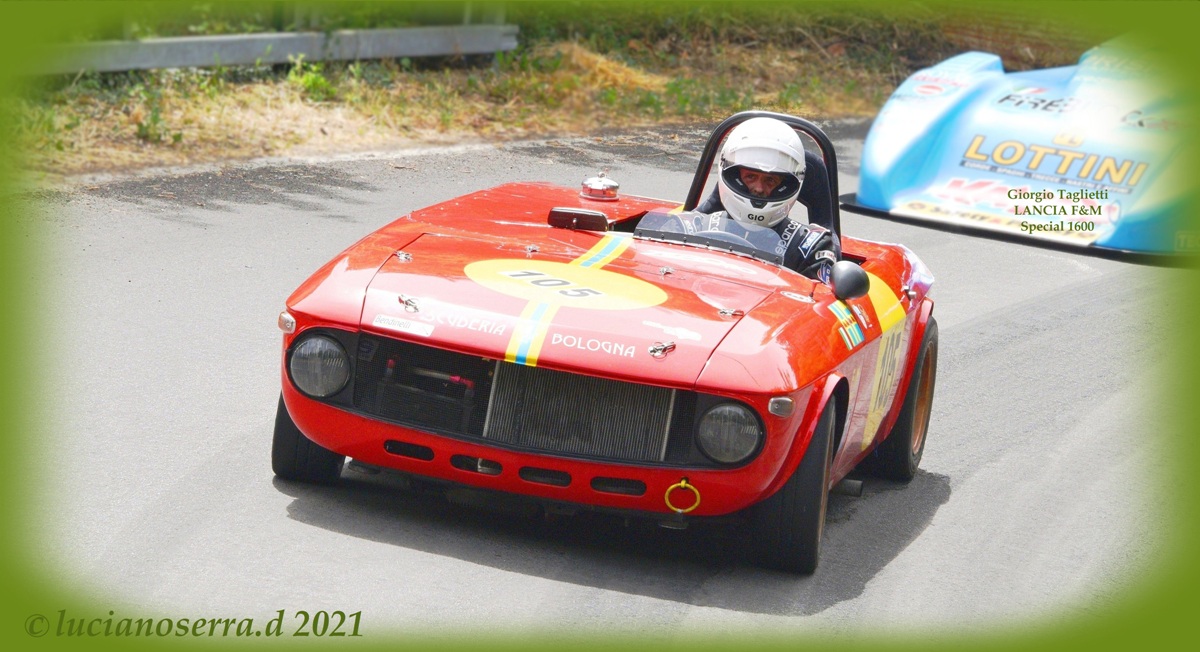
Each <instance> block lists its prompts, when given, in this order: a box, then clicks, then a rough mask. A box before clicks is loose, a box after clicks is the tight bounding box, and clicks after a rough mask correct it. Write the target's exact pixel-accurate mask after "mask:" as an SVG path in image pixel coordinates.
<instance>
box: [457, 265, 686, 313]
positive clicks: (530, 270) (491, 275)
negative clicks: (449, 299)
mask: <svg viewBox="0 0 1200 652" xmlns="http://www.w3.org/2000/svg"><path fill="white" fill-rule="evenodd" d="M465 271H466V273H467V276H468V277H469V278H470V279H471V280H472V281H475V282H476V283H478V284H480V285H482V286H484V287H486V288H488V289H490V290H495V291H496V292H500V293H501V294H507V295H508V296H510V297H516V298H518V299H524V300H526V301H533V302H537V303H544V304H548V305H551V306H557V307H564V306H569V307H571V308H585V309H588V310H633V309H636V308H648V307H650V306H657V305H658V304H660V303H662V302H664V301H666V300H667V293H666V292H664V291H662V290H661V289H659V288H657V287H655V286H653V285H651V284H650V283H647V282H645V281H643V280H641V279H636V278H633V277H632V276H625V275H624V274H618V273H616V272H609V271H607V270H603V269H597V268H595V267H583V266H582V265H574V264H567V263H558V262H553V261H548V260H524V259H519V258H502V259H499V260H481V261H478V262H474V263H471V264H470V265H467V267H466V270H465Z"/></svg>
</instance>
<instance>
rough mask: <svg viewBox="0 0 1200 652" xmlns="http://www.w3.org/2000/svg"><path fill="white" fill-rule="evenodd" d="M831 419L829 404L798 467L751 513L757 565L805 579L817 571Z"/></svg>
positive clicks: (826, 499)
mask: <svg viewBox="0 0 1200 652" xmlns="http://www.w3.org/2000/svg"><path fill="white" fill-rule="evenodd" d="M834 416H835V415H834V406H833V402H832V401H830V403H829V404H828V405H826V406H825V411H824V412H822V413H821V418H820V420H819V421H818V422H817V427H816V430H815V431H813V436H812V440H811V441H810V442H809V444H808V450H807V451H805V452H804V458H803V459H802V460H800V466H798V467H796V471H795V473H793V474H792V477H791V478H789V479H788V481H787V484H785V485H783V487H782V488H781V489H780V490H779V491H777V492H775V494H774V495H772V496H771V497H770V498H767V499H766V500H764V501H762V502H761V503H759V504H758V505H756V506H755V507H754V508H753V510H752V512H751V516H752V519H751V521H752V528H753V535H754V541H755V546H756V548H757V553H758V555H757V560H756V561H757V563H759V564H760V565H762V566H765V567H767V568H774V569H777V570H784V571H789V572H793V573H802V574H805V575H809V574H812V572H813V571H815V570H817V558H818V557H819V555H820V551H821V534H822V533H823V531H824V528H825V508H826V506H827V505H828V502H829V462H830V458H831V457H832V455H833V429H834Z"/></svg>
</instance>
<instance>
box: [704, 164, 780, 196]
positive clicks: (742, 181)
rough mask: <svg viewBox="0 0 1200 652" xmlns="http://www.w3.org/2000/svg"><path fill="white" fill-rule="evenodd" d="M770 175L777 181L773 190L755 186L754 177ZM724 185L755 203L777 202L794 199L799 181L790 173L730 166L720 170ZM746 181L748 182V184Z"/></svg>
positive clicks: (762, 185) (758, 185)
mask: <svg viewBox="0 0 1200 652" xmlns="http://www.w3.org/2000/svg"><path fill="white" fill-rule="evenodd" d="M766 175H771V176H774V177H777V178H778V179H779V183H778V184H776V185H775V186H774V187H773V188H768V187H766V186H769V183H768V184H755V183H754V181H753V179H754V178H755V176H760V177H761V176H766ZM721 177H722V178H723V179H724V180H725V185H727V186H728V187H729V189H730V190H732V191H734V192H735V193H737V194H739V195H741V196H742V197H745V198H746V199H749V200H751V201H756V202H778V201H783V200H785V199H790V198H792V197H795V196H796V194H797V193H799V192H800V179H799V178H797V177H796V175H794V174H792V173H790V172H776V171H772V172H764V171H762V170H759V169H756V168H753V167H748V166H745V165H730V166H728V167H726V168H724V169H722V170H721ZM747 181H750V183H749V184H748V183H747Z"/></svg>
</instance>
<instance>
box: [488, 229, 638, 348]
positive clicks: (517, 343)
mask: <svg viewBox="0 0 1200 652" xmlns="http://www.w3.org/2000/svg"><path fill="white" fill-rule="evenodd" d="M631 242H632V239H631V238H629V237H628V236H626V235H625V234H621V235H617V234H615V233H609V234H605V236H604V237H602V238H600V240H598V241H597V242H596V244H595V245H593V246H592V248H591V249H588V250H587V252H586V253H584V254H583V255H582V256H580V257H578V258H576V259H575V260H572V261H571V262H570V264H571V265H578V266H580V267H591V268H595V269H600V268H602V267H604V266H605V265H607V264H609V263H611V262H612V261H614V260H616V259H617V258H619V257H620V256H621V254H623V253H625V250H626V249H628V248H629V244H630V243H631ZM558 308H559V306H557V305H554V304H550V303H546V302H542V301H530V302H529V303H528V304H527V305H526V306H525V309H524V310H522V311H521V317H520V319H519V321H518V322H517V327H516V328H515V329H513V334H512V338H510V339H509V341H508V349H507V351H506V352H505V354H504V359H505V360H506V361H508V362H515V363H517V364H523V365H528V366H530V367H536V366H537V363H538V356H539V355H541V352H542V345H543V344H544V343H545V341H546V333H547V331H549V330H550V324H551V322H553V321H554V315H555V314H556V313H558Z"/></svg>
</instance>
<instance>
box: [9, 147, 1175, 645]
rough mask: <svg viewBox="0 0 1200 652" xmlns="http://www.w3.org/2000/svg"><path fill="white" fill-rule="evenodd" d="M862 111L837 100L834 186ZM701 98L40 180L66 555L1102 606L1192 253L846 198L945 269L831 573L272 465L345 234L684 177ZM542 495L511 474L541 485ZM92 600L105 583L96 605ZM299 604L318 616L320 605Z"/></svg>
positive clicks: (771, 597)
mask: <svg viewBox="0 0 1200 652" xmlns="http://www.w3.org/2000/svg"><path fill="white" fill-rule="evenodd" d="M862 131H863V128H862V125H850V126H845V125H842V126H838V127H837V128H836V129H835V130H834V136H835V141H836V143H837V146H838V148H839V154H840V156H841V158H842V163H843V166H842V168H843V169H842V190H843V191H852V190H853V189H854V187H855V185H856V181H857V178H856V176H855V175H856V173H857V156H858V151H859V148H860V146H861V136H862ZM701 138H702V135H701V134H700V132H698V131H696V130H690V129H683V130H664V131H653V132H637V133H626V134H605V135H603V136H600V137H597V138H587V139H572V140H559V141H546V142H537V143H515V144H505V145H502V146H482V145H481V146H463V147H458V148H449V149H437V150H428V151H413V152H390V153H381V154H377V155H358V156H353V157H346V158H344V159H341V160H323V161H276V162H264V163H254V164H238V165H231V166H223V167H213V168H207V169H201V170H190V171H165V172H163V173H161V174H156V175H150V176H143V177H138V178H105V179H93V180H91V181H88V182H87V183H84V184H81V185H79V186H78V187H76V188H74V189H72V190H70V191H64V192H51V193H39V194H37V195H34V196H30V197H27V198H26V199H27V201H28V202H29V205H30V209H29V214H30V216H31V217H32V218H33V219H32V220H31V221H30V224H29V225H28V229H29V233H30V236H29V237H30V238H31V240H30V241H31V242H35V241H40V242H43V254H42V257H41V260H42V264H41V265H39V266H38V267H37V269H36V270H35V271H34V272H33V273H34V275H35V279H34V280H35V282H36V283H37V284H38V286H39V287H43V288H46V292H45V295H44V299H43V305H42V306H41V307H40V308H39V312H40V313H41V314H43V315H44V317H45V324H46V325H47V326H46V327H47V329H48V332H47V333H46V334H45V336H44V337H43V338H41V340H40V341H39V342H38V343H37V346H38V348H39V349H40V351H39V353H38V354H37V356H36V358H37V360H39V366H41V367H42V370H43V371H44V372H45V374H46V377H47V379H48V380H47V390H48V391H46V400H45V403H44V405H43V406H41V410H42V415H43V416H42V417H41V418H42V421H43V422H44V423H45V425H46V427H45V428H44V432H43V433H40V434H38V435H37V436H38V437H39V438H41V439H42V441H39V442H38V445H37V446H35V447H31V448H32V449H33V450H34V452H35V456H34V457H33V458H32V459H31V460H30V464H33V465H35V468H36V469H37V474H36V475H37V477H38V478H39V481H40V482H42V483H43V484H42V486H39V487H37V488H36V493H38V494H39V495H41V496H42V499H41V500H40V502H39V504H38V509H37V513H38V521H37V522H36V523H35V524H34V527H33V528H32V529H31V533H30V535H29V536H30V538H31V541H32V542H33V543H34V544H35V545H36V548H37V549H39V550H40V551H41V554H42V555H43V558H42V560H41V561H42V563H43V564H44V566H45V567H46V569H47V570H46V572H47V573H48V574H49V575H50V577H51V580H50V581H53V582H58V583H61V584H62V585H64V586H66V587H70V588H71V590H72V591H74V592H75V593H77V594H79V595H87V596H90V597H91V598H92V599H93V601H94V603H95V604H96V605H97V609H98V610H99V609H100V607H103V609H104V611H107V610H115V611H116V612H117V613H118V617H120V616H121V615H126V616H143V615H157V616H159V617H171V618H184V617H188V618H197V617H206V618H214V617H222V618H232V617H236V618H244V617H252V618H255V619H256V620H264V621H265V620H266V619H269V618H272V617H274V616H275V615H276V611H277V610H279V609H286V610H288V614H289V621H290V619H291V617H292V616H291V614H292V613H293V612H295V611H297V610H307V611H309V612H310V613H311V612H315V611H317V610H327V611H334V610H342V611H345V612H357V611H361V614H362V615H361V631H363V632H364V633H366V634H367V635H369V636H371V637H374V636H379V635H382V634H383V633H385V632H391V631H405V632H413V631H421V632H437V631H444V632H450V633H464V632H483V631H487V632H493V633H494V632H496V631H516V632H519V633H528V632H545V631H562V630H571V631H580V630H597V631H600V632H614V631H629V632H636V633H639V634H640V635H642V636H646V637H651V638H662V639H676V638H677V637H680V636H685V635H701V636H704V635H706V634H707V633H709V632H714V633H715V632H728V631H739V630H743V629H753V630H755V631H759V632H762V631H770V630H773V629H780V630H786V631H789V632H790V631H819V632H830V631H834V632H840V631H846V630H851V631H859V630H861V629H864V628H867V629H870V628H912V627H915V628H919V629H928V628H937V629H943V628H960V627H966V628H973V627H990V626H995V625H1005V624H1022V623H1030V622H1035V621H1041V620H1042V619H1044V618H1047V617H1056V616H1058V615H1070V614H1075V613H1085V612H1088V611H1090V610H1093V609H1095V608H1096V607H1097V605H1102V604H1104V603H1105V602H1107V601H1110V600H1115V599H1117V598H1119V597H1120V596H1121V595H1123V594H1124V592H1126V591H1127V589H1128V587H1129V586H1130V583H1131V582H1135V581H1136V580H1137V579H1138V578H1139V577H1140V576H1142V575H1143V574H1145V573H1146V572H1147V569H1153V568H1154V563H1155V559H1156V557H1157V555H1158V554H1159V553H1160V552H1161V549H1162V548H1163V546H1164V540H1165V533H1166V532H1167V531H1168V529H1169V526H1170V523H1169V517H1168V515H1167V514H1165V513H1164V511H1163V507H1162V506H1163V505H1164V503H1165V501H1166V489H1165V488H1164V487H1163V485H1162V482H1161V480H1160V476H1159V474H1158V473H1157V470H1158V469H1159V467H1160V466H1161V464H1162V459H1163V456H1164V455H1166V454H1167V447H1166V446H1164V441H1165V437H1166V436H1167V435H1166V434H1165V433H1164V432H1163V430H1162V428H1160V427H1159V426H1160V419H1161V417H1160V416H1159V415H1160V414H1161V413H1162V408H1163V405H1162V404H1161V401H1162V400H1163V399H1162V397H1161V396H1160V395H1159V394H1160V393H1159V392H1156V391H1155V388H1157V387H1160V386H1161V385H1162V383H1163V380H1162V374H1163V373H1164V369H1165V367H1166V366H1167V364H1168V362H1169V359H1170V350H1169V346H1168V344H1167V343H1166V341H1167V340H1168V339H1169V337H1168V336H1167V335H1164V334H1165V333H1167V332H1169V329H1170V328H1171V327H1172V325H1173V323H1174V321H1175V319H1174V317H1175V315H1174V314H1173V312H1172V311H1173V310H1174V306H1178V305H1179V303H1180V302H1179V301H1178V298H1177V297H1172V296H1170V294H1169V290H1167V289H1164V288H1171V287H1173V286H1177V285H1178V284H1177V283H1175V281H1176V280H1177V279H1178V278H1179V275H1182V274H1185V273H1186V272H1184V271H1180V270H1178V269H1167V268H1159V267H1150V266H1144V265H1138V264H1132V263H1128V262H1119V261H1111V260H1102V259H1097V258H1091V257H1086V256H1081V255H1077V254H1072V253H1065V252H1059V251H1054V250H1047V249H1041V248H1035V247H1030V246H1025V245H1020V244H1013V243H1007V242H999V241H995V240H987V239H979V238H970V237H965V236H962V235H955V234H951V233H947V232H943V231H938V230H933V229H927V228H921V227H917V226H911V225H904V224H897V223H892V222H888V221H883V220H877V219H872V218H866V217H860V216H855V215H845V216H844V217H843V227H844V229H845V231H846V232H847V233H849V234H852V235H855V236H859V237H865V238H868V239H874V240H882V241H893V242H901V243H904V244H906V245H907V246H908V247H909V248H911V249H912V250H914V251H915V252H917V253H918V254H919V255H920V256H921V257H922V258H923V259H924V261H925V262H926V263H927V264H928V266H929V267H930V268H931V269H932V270H933V272H934V274H935V275H936V277H937V281H936V284H935V290H934V296H935V298H936V300H937V302H938V303H937V308H936V310H935V315H936V316H937V318H938V321H939V324H940V327H941V356H940V360H939V370H938V385H937V391H936V398H935V404H934V413H933V420H932V425H931V426H930V431H929V435H928V437H929V438H928V446H927V448H926V452H925V458H924V461H923V463H922V471H921V472H920V474H919V475H918V476H917V478H916V479H915V480H914V481H913V482H912V483H911V484H909V485H907V486H901V485H895V484H889V483H886V482H882V481H868V482H867V484H866V485H865V487H864V492H863V495H862V496H860V497H849V496H834V497H833V498H832V502H831V508H830V514H829V518H828V524H827V529H826V538H825V542H824V550H823V557H822V560H821V567H820V569H819V570H818V572H817V574H816V575H815V576H813V577H811V578H802V577H793V576H788V575H784V574H779V573H773V572H767V571H764V570H760V569H758V568H756V567H755V566H754V565H753V564H752V563H751V560H750V559H748V558H747V556H746V554H745V553H744V551H743V547H742V545H741V541H740V539H739V538H738V536H737V533H736V532H731V531H729V530H728V529H722V528H718V527H710V528H693V529H689V530H685V531H668V530H660V529H657V528H655V527H652V526H644V525H640V524H636V523H635V524H633V525H630V526H626V525H625V524H624V523H621V522H617V521H613V520H609V519H606V518H601V517H597V516H588V515H582V516H578V517H574V518H567V519H562V520H555V521H549V522H547V521H545V520H544V519H539V518H533V517H530V516H528V515H527V514H525V513H523V512H522V510H520V509H519V508H515V507H514V508H510V506H507V505H503V504H495V505H490V506H484V507H480V506H477V505H468V504H461V503H450V502H447V501H445V500H443V499H441V498H437V497H431V496H426V495H419V494H414V493H411V492H408V491H406V490H405V487H404V485H403V483H402V482H399V481H398V480H397V479H395V478H392V477H388V476H380V475H367V474H363V473H359V472H356V471H352V470H347V471H346V472H345V473H344V481H343V483H342V484H341V485H340V486H338V487H334V488H316V487H309V486H302V485H297V484H292V483H286V482H282V481H278V480H275V479H274V478H273V477H272V474H271V470H270V463H269V458H270V441H271V431H272V423H273V418H274V410H275V406H276V400H277V397H278V394H279V385H278V383H279V379H278V364H279V362H278V358H279V354H280V352H279V340H280V336H279V333H278V331H277V329H276V326H275V318H276V315H277V314H278V312H279V311H280V310H281V309H282V308H283V301H284V299H285V298H286V297H287V295H288V294H289V293H290V292H291V291H292V290H293V289H294V288H295V287H296V286H297V285H298V284H299V283H300V282H301V281H302V280H304V278H306V276H307V275H308V274H309V273H311V272H312V271H313V270H315V269H316V268H317V267H318V266H319V265H320V264H322V263H323V262H324V261H326V260H327V259H329V258H330V257H332V256H333V255H334V254H335V253H337V252H338V251H340V250H341V249H343V248H344V247H346V246H347V245H349V244H350V243H352V242H354V241H355V240H357V239H358V238H360V237H362V236H363V235H365V234H367V233H369V232H370V231H372V230H374V229H376V228H377V227H379V226H381V225H383V224H384V223H386V222H388V221H390V220H391V219H392V218H394V217H397V216H399V215H401V214H403V213H405V212H407V211H409V210H411V209H414V208H418V207H421V206H425V205H428V204H431V203H434V202H437V201H441V200H444V199H448V198H451V197H454V196H457V195H460V194H463V193H466V192H469V191H473V190H477V189H481V188H485V187H488V186H491V185H495V184H498V183H502V182H506V181H512V180H522V179H524V180H548V181H554V182H559V183H562V184H566V185H572V186H574V185H576V184H578V183H579V181H580V180H581V179H582V178H583V177H585V176H590V175H591V174H593V173H595V172H597V171H599V170H600V169H607V170H608V172H609V175H610V176H612V177H613V178H616V179H617V180H618V181H620V182H621V183H622V190H623V191H625V192H629V193H633V194H643V195H650V196H659V197H663V196H666V197H674V198H682V196H683V195H684V194H685V193H686V189H687V186H688V182H689V180H690V176H691V172H692V166H693V165H694V160H695V155H696V153H697V152H698V151H699V147H700V142H701V140H700V139H701ZM518 507H519V506H518ZM99 615H102V616H103V615H105V614H104V613H103V612H102V613H100V614H99ZM297 622H298V621H297Z"/></svg>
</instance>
